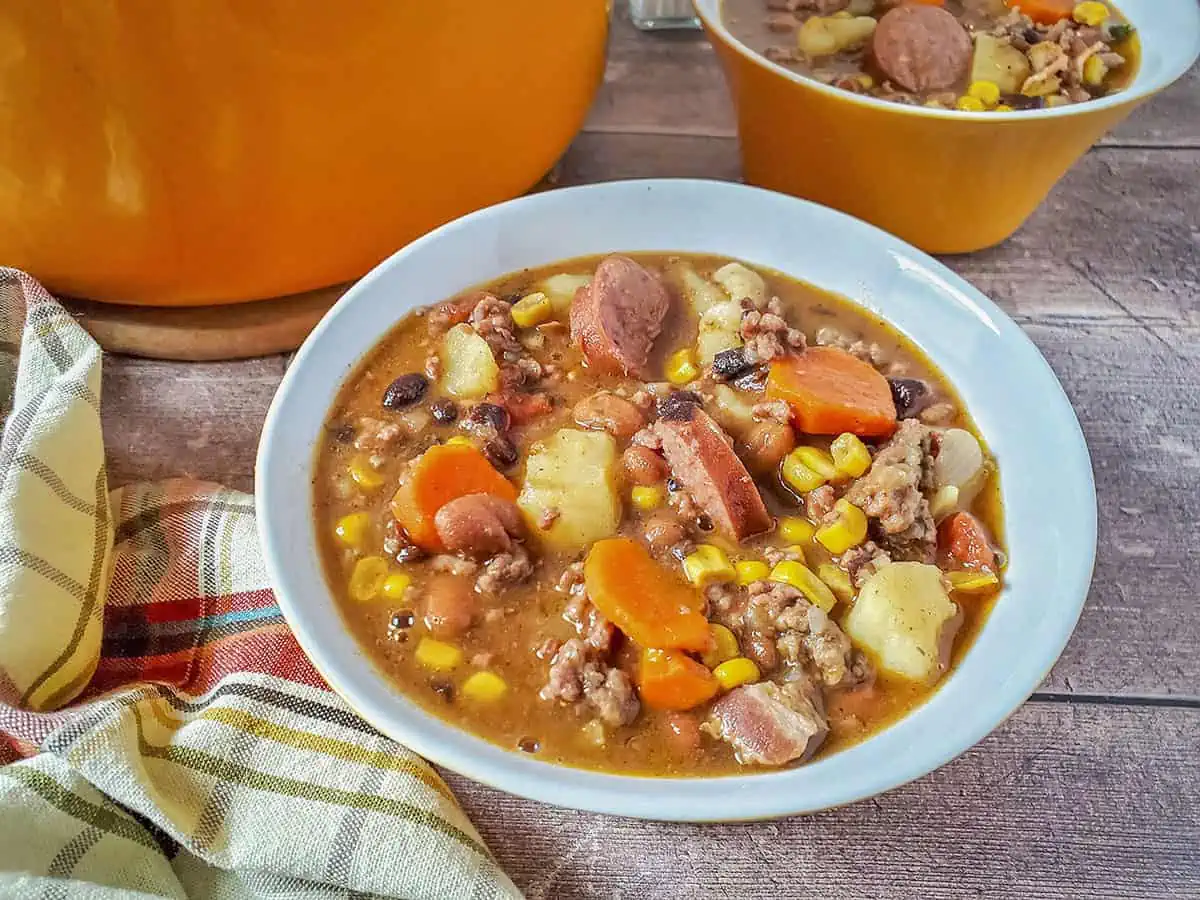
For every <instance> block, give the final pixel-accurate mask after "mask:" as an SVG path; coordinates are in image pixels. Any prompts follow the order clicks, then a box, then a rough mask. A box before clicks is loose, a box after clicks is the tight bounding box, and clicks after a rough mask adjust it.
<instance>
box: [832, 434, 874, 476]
mask: <svg viewBox="0 0 1200 900" xmlns="http://www.w3.org/2000/svg"><path fill="white" fill-rule="evenodd" d="M829 454H830V455H831V456H832V457H833V464H834V465H835V466H837V470H838V471H839V472H841V473H842V474H843V475H849V476H850V477H851V478H858V476H860V475H862V474H863V473H864V472H866V471H867V469H869V468H871V451H870V450H868V449H867V445H866V444H864V443H863V442H862V441H861V440H860V439H859V437H858V435H856V434H851V433H850V432H848V431H847V432H846V433H845V434H839V435H838V436H837V437H835V438H834V439H833V443H832V444H830V445H829Z"/></svg>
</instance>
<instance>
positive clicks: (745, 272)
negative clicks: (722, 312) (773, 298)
mask: <svg viewBox="0 0 1200 900" xmlns="http://www.w3.org/2000/svg"><path fill="white" fill-rule="evenodd" d="M713 281H715V282H716V283H717V284H719V285H720V286H721V287H723V288H725V293H727V294H728V295H729V299H731V300H738V301H741V300H750V301H751V302H753V303H754V305H755V306H759V307H761V306H762V305H763V304H764V303H766V302H767V283H766V282H765V281H763V277H762V276H761V275H759V274H758V273H757V272H755V271H754V270H753V269H748V268H746V267H745V266H743V265H742V264H741V263H738V262H731V263H727V264H725V265H723V266H721V268H719V269H717V271H715V272H713Z"/></svg>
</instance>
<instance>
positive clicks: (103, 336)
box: [63, 282, 353, 361]
mask: <svg viewBox="0 0 1200 900" xmlns="http://www.w3.org/2000/svg"><path fill="white" fill-rule="evenodd" d="M352 283H353V282H349V283H346V284H340V285H335V286H334V287H328V288H321V289H319V290H315V291H308V292H307V293H303V294H291V295H289V296H287V297H279V298H276V299H274V300H259V301H256V302H254V303H232V304H226V305H222V306H186V307H185V306H180V307H149V306H118V305H115V304H111V303H95V302H93V301H90V300H72V299H69V298H64V299H63V305H64V306H66V307H67V309H69V310H70V311H71V313H72V314H73V315H74V316H75V317H76V318H77V319H78V320H79V322H80V324H81V325H83V327H84V328H86V329H87V330H88V331H89V332H90V333H91V335H92V336H93V337H94V338H95V339H96V340H97V341H99V342H100V346H101V347H103V348H104V349H105V350H107V351H108V352H110V353H124V354H127V355H129V356H144V357H149V358H151V359H176V360H192V361H200V360H217V359H246V358H248V357H252V356H268V355H270V354H272V353H284V352H287V351H289V350H295V349H296V348H297V347H299V346H300V344H301V343H303V342H304V339H305V337H307V336H308V333H309V332H310V331H311V330H312V328H313V326H314V325H316V324H317V322H318V321H320V319H321V316H323V315H325V313H326V311H327V310H328V309H329V307H331V306H333V304H334V303H336V302H337V300H338V298H339V297H341V296H342V294H344V293H345V292H346V291H347V290H348V289H349V288H350V285H351V284H352Z"/></svg>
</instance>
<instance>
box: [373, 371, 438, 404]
mask: <svg viewBox="0 0 1200 900" xmlns="http://www.w3.org/2000/svg"><path fill="white" fill-rule="evenodd" d="M427 390H429V379H428V378H426V377H425V376H424V375H422V374H421V373H420V372H409V373H408V374H407V375H401V376H400V377H399V378H397V379H396V380H395V381H393V382H392V383H391V384H389V385H388V386H387V390H386V391H384V392H383V406H384V409H406V408H407V407H409V406H412V405H413V404H414V403H417V402H418V401H419V400H420V399H421V398H422V397H424V396H425V392H426V391H427Z"/></svg>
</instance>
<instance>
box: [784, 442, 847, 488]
mask: <svg viewBox="0 0 1200 900" xmlns="http://www.w3.org/2000/svg"><path fill="white" fill-rule="evenodd" d="M792 452H793V453H795V454H796V456H797V458H799V460H800V462H802V463H804V464H805V465H806V466H808V467H809V468H810V469H812V470H813V471H814V472H816V473H817V474H818V475H820V476H821V477H822V478H824V479H825V480H826V481H833V479H835V478H837V477H838V468H837V466H835V465H834V464H833V457H832V456H830V455H829V454H828V453H826V452H825V451H824V450H822V449H821V448H820V447H797V448H796V449H795V450H793V451H792Z"/></svg>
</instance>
